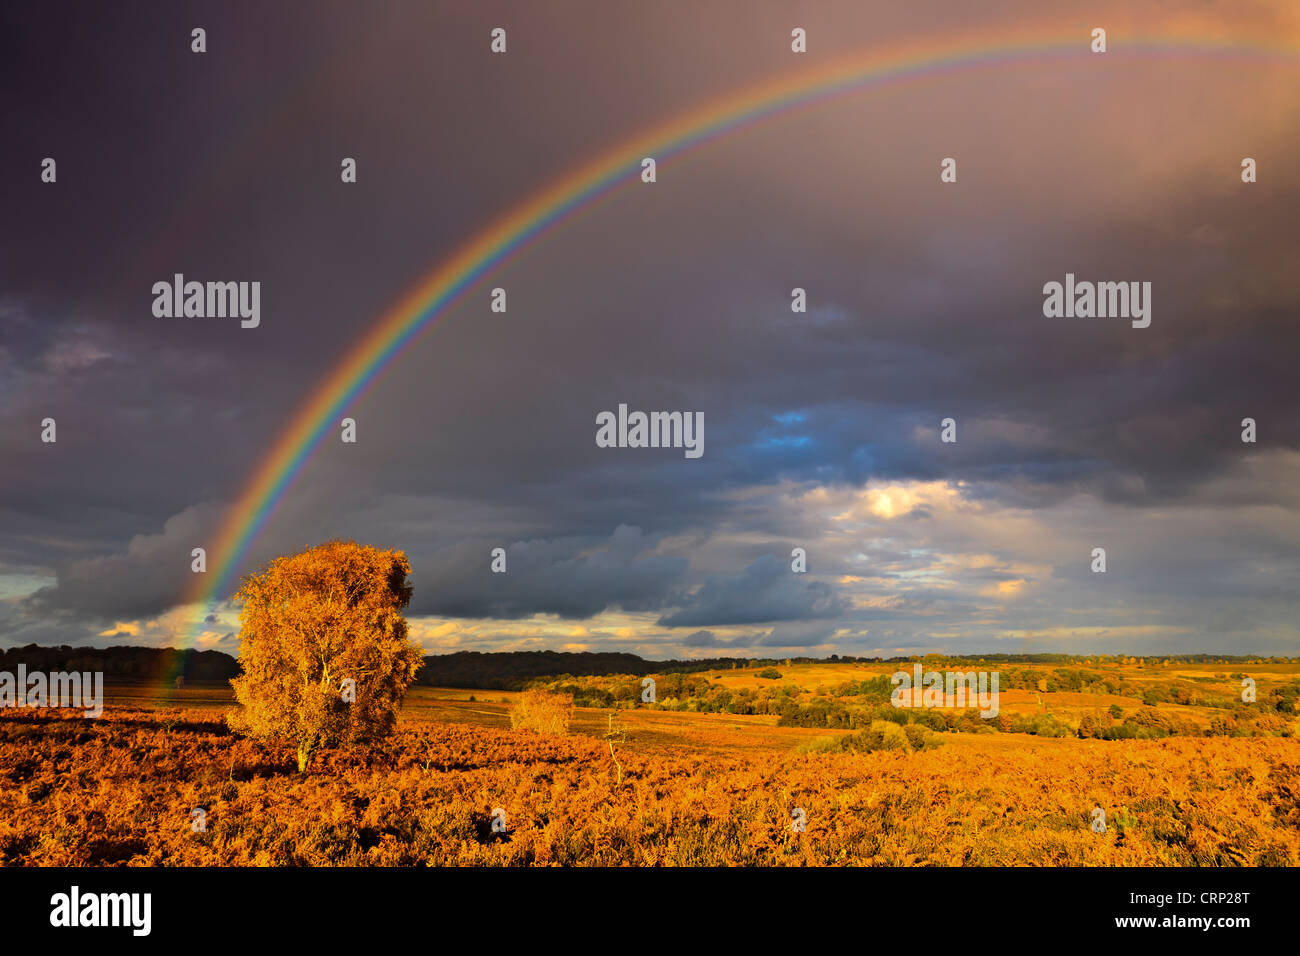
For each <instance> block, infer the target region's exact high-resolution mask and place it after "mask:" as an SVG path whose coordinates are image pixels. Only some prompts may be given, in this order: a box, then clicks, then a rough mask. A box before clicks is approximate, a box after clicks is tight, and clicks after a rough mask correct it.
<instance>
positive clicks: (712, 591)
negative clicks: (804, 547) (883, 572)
mask: <svg viewBox="0 0 1300 956" xmlns="http://www.w3.org/2000/svg"><path fill="white" fill-rule="evenodd" d="M676 603H678V604H680V605H681V608H680V610H677V611H674V612H673V613H671V614H665V615H664V616H663V617H661V618H660V619H659V623H660V624H661V625H663V626H665V627H706V626H709V625H719V624H760V623H764V622H767V621H797V620H806V619H809V618H831V617H837V616H839V615H840V614H842V613H843V612H844V610H845V608H846V604H845V602H844V601H843V600H842V599H841V598H840V597H839V596H838V595H836V594H835V593H834V592H833V591H832V589H831V587H830V585H828V584H826V583H825V582H822V581H807V580H804V579H803V578H801V577H799V576H798V575H796V574H792V573H791V571H790V567H789V565H788V564H787V563H786V562H784V561H782V560H781V559H780V558H777V557H774V556H773V555H765V556H764V557H762V558H759V559H758V560H757V561H755V562H754V563H753V564H751V565H750V566H749V567H747V568H745V569H744V570H743V571H742V572H740V574H738V575H736V576H734V577H730V578H723V577H714V578H710V579H709V580H708V581H707V582H705V584H704V585H703V586H702V587H701V588H700V589H699V590H698V591H697V592H696V593H695V594H693V595H691V596H689V597H686V598H683V599H679V601H677V602H676Z"/></svg>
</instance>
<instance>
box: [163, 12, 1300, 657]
mask: <svg viewBox="0 0 1300 956" xmlns="http://www.w3.org/2000/svg"><path fill="white" fill-rule="evenodd" d="M1198 31H1199V32H1198ZM1207 33H1208V35H1207ZM1089 43H1090V31H1089V30H1087V29H1078V28H1075V29H1072V30H1071V31H1070V32H1069V33H1068V34H1064V33H1063V32H1062V30H1061V28H1060V26H1059V25H1057V26H1056V27H1054V28H1051V29H1050V30H1049V29H1047V28H1044V27H1042V26H1039V27H1024V28H1018V29H1016V30H1013V31H1000V32H998V33H989V34H981V35H979V36H975V37H972V36H971V35H970V34H964V35H960V36H955V37H945V38H939V39H936V38H933V37H931V38H927V39H923V40H920V41H918V42H914V43H906V44H900V45H898V46H895V47H892V48H890V49H888V50H879V49H876V50H866V51H860V52H856V53H853V54H850V55H847V56H843V57H840V58H837V59H835V60H832V61H829V62H826V63H824V64H822V65H818V66H815V67H814V68H812V69H809V70H804V71H797V72H792V73H790V74H783V75H781V76H778V77H776V78H775V79H772V80H768V81H764V82H759V83H756V84H753V85H750V86H746V87H743V88H741V89H739V90H736V91H732V92H730V93H727V94H725V95H723V96H720V97H718V98H716V99H713V100H710V101H708V102H706V103H704V104H702V105H699V106H697V107H695V108H692V109H690V110H688V111H686V112H684V113H682V114H680V115H677V116H675V117H673V118H671V119H669V120H667V121H666V122H662V123H660V124H659V125H657V126H655V127H653V128H651V129H649V130H646V131H643V132H640V133H637V134H635V135H633V136H632V137H630V138H628V139H626V140H624V141H623V142H620V143H618V144H616V145H615V146H613V147H612V148H610V149H608V150H607V151H605V152H604V153H602V154H601V155H599V156H597V157H596V158H594V159H591V160H589V161H587V162H585V163H583V164H581V165H579V166H578V167H576V168H574V169H573V170H572V171H571V172H569V173H568V174H567V175H564V176H562V177H561V178H560V179H558V180H556V181H555V182H553V183H551V184H550V185H549V186H547V187H545V188H544V189H542V190H541V191H539V192H537V193H535V194H534V195H532V196H530V197H529V198H527V199H525V200H524V201H523V202H521V203H519V204H518V205H517V206H515V207H513V208H512V209H510V210H509V211H508V212H506V213H505V214H504V215H502V216H500V218H498V219H497V220H496V221H494V222H492V223H491V224H490V225H488V226H487V227H486V228H485V229H483V230H482V231H481V232H479V233H477V234H476V235H474V236H473V237H472V238H470V239H469V241H467V242H466V243H465V244H464V245H462V246H461V247H460V248H459V249H457V250H456V251H455V252H454V253H453V254H452V255H451V256H450V257H449V258H447V259H445V260H443V261H441V262H439V263H438V264H437V265H436V266H435V267H434V268H433V270H432V271H431V272H429V273H428V274H427V275H426V276H425V277H424V278H423V279H421V280H420V281H419V282H418V283H417V284H416V285H415V286H414V287H413V288H412V289H410V290H409V291H408V292H407V293H406V294H405V295H404V296H402V298H400V299H399V300H398V301H397V302H396V303H395V304H394V305H393V306H392V307H391V308H390V309H389V310H388V311H387V312H385V313H384V314H383V315H382V316H381V317H380V318H379V319H378V321H376V322H375V323H374V325H373V327H372V328H371V329H370V330H369V331H368V332H367V334H366V335H365V336H364V337H363V338H362V339H361V340H360V341H359V342H358V343H357V344H356V345H355V346H354V347H353V348H352V350H351V351H350V352H348V353H347V355H346V356H345V357H344V359H343V361H342V362H340V363H339V364H338V365H337V366H336V367H335V368H334V370H333V371H332V372H331V373H330V374H329V375H328V377H327V378H325V379H324V381H322V382H321V383H320V384H319V385H318V386H317V387H316V389H315V391H314V392H312V393H311V395H310V396H309V397H308V398H307V400H306V401H305V402H304V403H303V404H302V406H301V407H300V408H299V409H298V410H297V412H296V413H295V414H294V416H293V418H292V419H291V420H290V421H289V423H288V425H287V426H286V427H285V428H284V429H283V431H282V432H281V433H280V435H279V437H278V438H277V439H276V441H275V443H274V444H273V445H272V446H271V448H270V449H269V451H268V452H267V453H266V455H265V456H264V457H263V458H262V459H261V462H260V464H259V465H258V466H257V467H256V469H255V470H254V472H253V474H252V476H251V479H250V480H249V481H248V483H247V486H246V487H245V488H244V489H243V491H242V493H241V494H240V496H239V498H238V500H237V501H236V503H235V504H234V505H233V507H231V508H230V509H229V512H228V513H227V515H226V516H225V518H224V521H223V523H222V524H221V526H220V528H219V530H218V534H217V537H216V540H215V542H214V543H213V546H212V547H209V549H208V555H209V570H208V573H207V574H206V575H199V576H197V580H198V584H197V586H196V587H195V588H193V589H192V590H191V593H189V594H188V595H187V596H186V597H185V598H184V600H183V602H182V603H185V604H194V603H199V604H200V605H202V606H203V607H205V608H209V609H210V608H211V607H213V606H214V605H215V604H216V603H217V601H218V600H219V599H220V596H221V595H222V594H223V593H224V591H225V589H226V588H227V586H228V585H229V583H230V581H231V578H232V576H233V575H234V573H235V572H236V571H237V570H238V569H239V568H240V567H241V565H242V563H243V560H244V556H245V554H246V553H247V551H248V549H249V547H250V545H251V544H252V542H253V541H254V540H255V539H256V538H257V536H258V533H259V532H260V531H261V529H262V528H263V527H264V526H265V524H266V523H267V521H268V520H269V518H270V517H271V515H272V514H274V512H275V510H276V507H277V505H278V504H279V503H280V502H281V501H282V500H283V499H284V497H285V495H286V494H287V492H288V490H289V489H290V488H291V487H292V486H293V484H294V481H295V479H296V478H297V477H298V475H300V474H301V473H302V471H303V469H304V467H305V466H306V465H307V463H308V462H309V461H310V460H311V457H312V454H313V452H314V451H315V450H316V448H317V447H319V445H320V443H321V441H322V439H323V438H324V437H325V435H326V434H327V433H331V432H332V427H333V426H334V425H335V424H336V423H337V422H338V420H339V418H340V417H341V415H342V413H343V411H344V410H345V409H347V408H348V407H349V406H351V405H352V404H353V403H354V402H356V401H357V400H358V399H360V398H361V397H362V396H363V395H365V394H366V392H367V391H368V390H369V389H370V388H371V387H372V386H373V385H374V384H375V383H376V382H377V381H378V380H379V379H380V378H382V377H383V375H384V372H385V371H386V370H387V369H388V368H389V367H390V366H392V365H393V363H395V362H396V361H397V360H398V359H399V358H400V357H401V355H402V354H403V353H404V352H405V351H406V350H407V349H408V348H409V347H410V346H411V345H412V343H413V342H415V341H416V339H417V338H418V337H419V336H420V335H421V334H422V333H424V332H426V331H428V329H429V328H431V327H432V326H433V325H435V324H436V322H437V321H438V320H439V319H441V318H443V317H445V316H446V315H448V314H449V313H450V312H451V310H452V309H453V307H454V306H455V305H457V303H459V302H460V301H462V300H463V299H464V297H465V295H466V294H467V292H468V291H469V290H471V289H472V288H474V287H475V286H476V285H477V284H478V283H479V282H480V281H482V280H483V279H484V278H486V277H487V276H489V275H490V274H492V273H493V272H495V271H496V270H499V269H500V268H501V267H502V266H503V265H504V264H505V263H507V262H509V261H512V260H514V259H517V258H518V257H519V256H521V255H522V254H524V253H525V252H526V251H528V250H529V249H531V248H533V247H534V246H536V244H537V243H538V241H539V240H540V239H541V238H542V237H544V236H546V235H548V234H550V233H553V232H554V231H555V230H557V229H558V228H560V227H561V226H562V225H563V224H564V223H566V222H568V221H570V220H572V219H573V218H574V217H575V216H577V215H578V214H579V213H580V212H583V211H585V210H590V209H593V208H595V207H596V206H597V205H598V204H599V203H601V202H603V201H605V200H608V199H609V198H610V197H611V196H612V195H613V194H615V193H616V192H617V191H618V190H620V189H627V188H631V187H632V186H634V185H640V171H641V166H640V164H641V159H642V158H643V157H646V156H653V157H655V159H656V163H657V165H658V167H659V168H660V169H662V168H663V166H664V164H665V161H666V160H670V159H676V158H680V157H681V156H682V155H683V154H685V153H686V152H687V151H690V150H695V149H698V148H700V147H702V146H704V145H705V144H708V143H710V142H713V141H715V140H717V139H718V138H720V137H723V136H726V135H728V134H731V133H735V132H737V131H739V130H741V129H744V128H747V127H750V126H752V125H753V124H755V123H757V122H759V121H762V120H770V119H772V118H775V117H778V116H781V115H784V114H786V113H789V112H791V111H793V110H796V109H802V108H808V107H812V106H816V105H818V104H822V103H826V102H830V101H833V100H835V99H837V98H840V97H844V96H849V95H852V94H856V93H861V92H865V91H869V90H880V89H885V88H887V87H892V86H896V85H899V84H902V83H905V82H908V81H914V80H919V79H924V78H931V77H936V76H941V75H944V74H950V73H955V72H959V71H966V70H974V69H981V68H990V67H1002V66H1008V65H1022V64H1027V63H1037V62H1045V61H1051V60H1070V59H1078V60H1086V59H1088V58H1094V57H1096V54H1093V53H1092V52H1091V51H1090V49H1089ZM1108 43H1109V46H1110V52H1109V53H1107V54H1106V56H1108V57H1116V56H1123V57H1129V56H1132V55H1134V54H1140V55H1143V56H1148V57H1150V56H1175V57H1186V56H1193V57H1196V56H1209V57H1223V58H1228V59H1237V58H1249V59H1266V60H1277V61H1278V62H1282V63H1291V62H1294V61H1296V59H1297V58H1298V53H1297V48H1296V45H1295V43H1294V41H1288V40H1282V39H1279V38H1277V37H1276V36H1270V37H1268V38H1267V39H1263V40H1261V39H1259V38H1254V39H1247V38H1244V37H1238V38H1235V39H1225V38H1224V37H1223V36H1222V35H1215V34H1213V33H1209V31H1208V30H1207V28H1206V27H1204V26H1202V27H1195V28H1184V29H1182V30H1178V31H1171V32H1167V33H1165V34H1162V35H1160V36H1157V37H1149V38H1133V37H1128V38H1125V37H1121V36H1118V35H1111V36H1110V37H1109V38H1108ZM792 56H793V54H792ZM806 56H807V58H809V59H811V58H812V57H813V56H814V54H812V53H810V54H807V55H806ZM656 188H663V187H656ZM203 613H206V612H203ZM203 613H200V615H199V620H198V622H196V623H195V625H194V626H193V627H192V628H191V629H190V631H189V637H188V640H187V641H186V642H185V644H184V646H187V647H192V646H194V643H195V641H196V639H197V638H198V636H199V635H200V634H201V633H202V630H203Z"/></svg>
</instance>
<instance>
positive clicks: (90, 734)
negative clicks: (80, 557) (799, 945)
mask: <svg viewBox="0 0 1300 956" xmlns="http://www.w3.org/2000/svg"><path fill="white" fill-rule="evenodd" d="M920 661H921V663H922V664H923V665H924V666H925V667H926V668H927V669H947V668H950V667H951V668H953V669H961V670H963V671H966V670H990V671H992V670H996V671H997V672H998V674H999V686H1000V695H999V697H1000V699H999V708H998V715H997V717H995V718H991V719H990V718H983V717H980V716H979V712H978V711H975V710H973V709H971V708H956V707H939V708H914V709H900V708H895V707H893V706H891V704H890V702H889V686H890V684H889V675H890V674H891V673H893V672H894V671H896V670H900V669H902V670H909V669H910V667H911V665H910V664H906V663H902V662H865V661H824V662H811V661H791V662H789V663H788V664H787V663H786V662H784V661H767V662H753V664H754V666H749V665H750V663H751V662H746V661H738V662H731V661H710V662H705V663H704V664H703V665H702V666H700V667H698V669H691V668H686V667H683V668H679V669H675V670H666V672H655V671H654V670H653V666H654V665H653V663H652V662H642V663H643V664H646V667H641V666H638V665H636V664H635V663H632V664H631V666H630V667H629V668H628V670H629V671H630V672H625V673H621V674H620V673H601V672H600V671H602V670H603V668H602V667H595V666H593V667H587V668H586V669H587V670H589V671H597V673H587V674H583V675H574V674H567V675H566V674H555V673H552V674H541V675H537V674H533V675H530V676H528V677H526V678H524V677H516V676H510V677H509V678H508V679H497V680H486V679H485V680H481V681H480V683H497V684H501V683H505V684H508V685H511V686H515V687H517V688H519V689H516V690H503V689H499V688H490V689H482V688H473V687H460V688H447V687H442V688H439V687H426V686H418V685H417V686H415V687H413V688H412V689H411V691H410V692H409V694H408V695H407V698H406V701H405V703H404V705H403V708H402V716H401V720H400V722H399V724H398V729H397V731H396V733H395V734H394V735H393V736H392V737H390V738H388V739H387V740H385V741H384V742H383V743H381V744H380V745H377V746H371V747H366V748H357V749H336V750H329V751H326V752H323V753H322V754H320V755H319V756H318V757H317V758H316V759H315V761H314V762H313V764H312V765H311V767H310V768H309V769H308V771H307V772H306V773H299V772H298V770H297V765H296V762H295V758H294V754H293V752H292V750H290V749H288V748H283V747H276V746H272V745H269V744H265V743H261V742H256V741H253V740H249V739H245V738H242V737H240V736H238V735H236V734H232V733H231V732H230V730H229V729H228V727H227V724H226V721H225V717H226V716H227V714H229V713H230V712H231V711H232V710H233V709H234V708H235V707H236V704H235V703H234V699H233V695H232V694H231V692H230V688H229V686H228V684H226V683H224V682H216V681H213V682H203V681H201V680H191V681H188V682H186V683H185V685H184V686H183V687H179V688H177V687H175V686H174V685H172V684H168V685H167V686H166V687H165V688H160V687H159V686H157V685H155V684H150V683H144V682H132V681H131V680H130V679H129V678H123V677H119V678H118V679H116V680H110V685H109V692H108V695H107V700H106V708H105V711H104V714H103V716H102V717H101V718H99V719H88V718H84V717H81V716H80V714H78V713H74V712H68V711H63V710H53V709H45V710H34V709H32V710H28V709H21V708H18V709H9V710H4V711H0V862H3V863H5V864H8V865H83V864H90V865H103V864H137V865H141V864H142V865H173V864H175V865H183V864H195V865H229V864H259V865H263V864H268V865H367V864H378V865H387V864H396V865H415V866H420V865H448V864H461V865H522V864H531V865H555V864H560V865H565V864H573V865H583V864H610V865H621V864H631V865H728V864H741V865H755V864H756V865H818V864H831V865H843V864H858V865H883V866H913V865H952V866H962V865H981V864H988V865H1037V866H1047V865H1193V866H1198V865H1199V866H1225V865H1227V866H1232V865H1245V866H1255V865H1291V866H1294V865H1300V746H1298V745H1297V734H1298V733H1300V726H1298V725H1297V721H1298V720H1300V717H1298V716H1297V709H1296V708H1297V699H1298V698H1300V661H1295V660H1285V659H1276V658H1275V659H1271V660H1260V659H1231V660H1229V659H1215V658H1203V657H1202V658H1197V659H1186V658H1176V659H1159V658H1145V659H1141V660H1139V659H1132V658H1129V659H1122V658H1072V659H1071V658H1052V659H1050V660H1041V659H1018V660H1015V661H1007V660H1001V661H993V660H992V659H986V660H985V661H983V662H980V661H974V660H963V661H953V660H948V659H944V658H933V657H932V658H922V659H920ZM482 663H483V662H482V661H478V662H477V663H476V664H475V665H474V666H479V665H481V664H482ZM611 663H618V662H611ZM623 663H625V664H627V663H629V662H627V661H624V662H623ZM512 666H514V667H523V668H524V669H528V668H530V667H532V668H533V669H536V668H535V667H533V665H532V664H528V663H526V662H524V663H521V662H520V659H519V658H517V657H516V659H515V661H514V664H513V665H512ZM575 669H578V670H581V669H583V668H582V667H578V668H575ZM647 674H648V676H651V677H652V678H653V679H654V681H655V689H654V698H655V699H654V701H653V702H649V701H647V700H644V699H643V696H644V695H645V693H646V691H645V689H644V685H643V679H644V677H645V676H647ZM1246 686H1252V689H1253V694H1250V693H1248V694H1246V695H1244V696H1245V697H1247V698H1250V697H1253V700H1252V699H1243V689H1244V688H1245V687H1246ZM524 688H532V690H531V691H530V690H525V689H524ZM539 691H541V692H542V696H540V697H538V692H539ZM524 695H532V697H537V699H540V700H542V701H543V703H545V702H546V701H552V702H553V701H555V700H563V701H568V700H569V699H572V703H573V706H572V707H571V708H570V707H569V706H565V707H563V708H561V714H562V717H563V720H562V722H564V721H567V723H568V729H567V733H559V734H557V733H539V732H538V731H536V730H533V729H529V727H528V726H527V725H529V724H530V720H528V719H521V716H520V715H521V714H522V713H523V712H524V709H523V708H522V707H521V705H520V702H521V699H522V698H523V696H524ZM547 695H549V696H547ZM532 697H530V699H532ZM512 712H513V714H514V717H515V720H514V721H513V723H516V724H518V723H521V722H522V723H523V724H524V725H525V726H519V727H512V719H511V718H512ZM525 716H526V715H525ZM533 725H534V726H536V725H537V724H536V723H534V724H533ZM551 729H555V727H554V726H553V725H551ZM494 823H495V825H494Z"/></svg>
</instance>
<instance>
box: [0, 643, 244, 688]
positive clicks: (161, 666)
mask: <svg viewBox="0 0 1300 956" xmlns="http://www.w3.org/2000/svg"><path fill="white" fill-rule="evenodd" d="M20 663H21V664H23V665H25V666H26V668H27V670H28V671H44V672H46V673H48V672H51V671H91V672H94V671H100V672H102V673H103V674H104V677H105V678H106V679H110V680H111V679H113V678H118V679H135V680H148V679H152V678H156V677H162V676H166V677H169V678H170V677H175V676H180V677H183V678H185V681H186V683H191V682H194V681H200V682H202V681H213V682H224V681H228V680H230V679H231V678H232V677H234V676H235V675H236V674H238V673H239V662H238V661H236V660H235V659H234V658H233V657H231V656H230V655H229V654H223V653H221V652H220V651H197V650H193V649H188V650H183V651H181V650H176V649H175V648H171V647H70V646H68V645H67V644H62V645H60V646H58V647H42V646H41V645H39V644H27V645H25V646H23V647H8V648H3V649H0V670H4V671H9V672H11V673H12V672H13V671H15V670H16V669H17V667H18V665H19V664H20Z"/></svg>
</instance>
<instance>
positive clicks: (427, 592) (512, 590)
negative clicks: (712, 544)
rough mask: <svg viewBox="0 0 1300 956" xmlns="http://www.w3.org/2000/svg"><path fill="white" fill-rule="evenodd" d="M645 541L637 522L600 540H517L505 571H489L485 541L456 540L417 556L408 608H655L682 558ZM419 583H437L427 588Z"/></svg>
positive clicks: (566, 613)
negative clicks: (657, 551)
mask: <svg viewBox="0 0 1300 956" xmlns="http://www.w3.org/2000/svg"><path fill="white" fill-rule="evenodd" d="M652 545H653V543H652V542H649V541H647V540H646V539H645V537H644V536H643V535H642V533H641V529H640V528H631V527H628V526H626V525H623V526H620V527H618V528H617V529H615V531H614V533H613V535H612V536H611V537H610V538H608V539H607V540H605V541H601V542H592V541H577V540H571V539H570V540H560V541H539V540H535V541H520V542H516V543H514V544H511V545H509V546H508V547H505V548H504V550H505V552H506V570H505V572H503V573H493V572H492V571H491V570H490V563H491V562H490V560H489V554H490V552H491V550H492V547H491V546H490V545H489V544H488V543H487V542H481V543H464V544H460V545H457V546H455V547H454V548H450V549H447V550H444V551H438V552H435V553H433V554H429V555H427V556H426V557H425V559H424V560H423V561H422V562H421V571H420V574H419V575H418V576H417V578H416V591H415V596H414V597H413V599H412V602H411V613H413V614H436V615H440V616H449V617H464V618H481V617H496V618H507V619H508V618H519V617H527V616H529V615H532V614H536V613H544V614H555V615H558V616H560V617H565V618H587V617H591V616H592V615H594V614H598V613H599V612H601V611H605V610H609V609H614V608H618V609H621V610H629V611H637V610H647V609H654V608H659V607H662V606H663V604H664V595H665V594H667V593H668V592H669V591H670V589H671V588H672V586H673V585H674V584H676V583H677V582H678V581H679V580H680V579H681V576H682V574H683V572H684V571H685V570H686V566H687V562H686V560H685V559H684V558H680V557H674V556H668V555H656V554H653V553H649V549H650V548H651V547H652ZM418 557H419V556H417V558H418ZM421 581H429V582H436V583H431V584H430V586H429V587H428V588H427V589H426V588H422V587H420V582H421Z"/></svg>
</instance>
